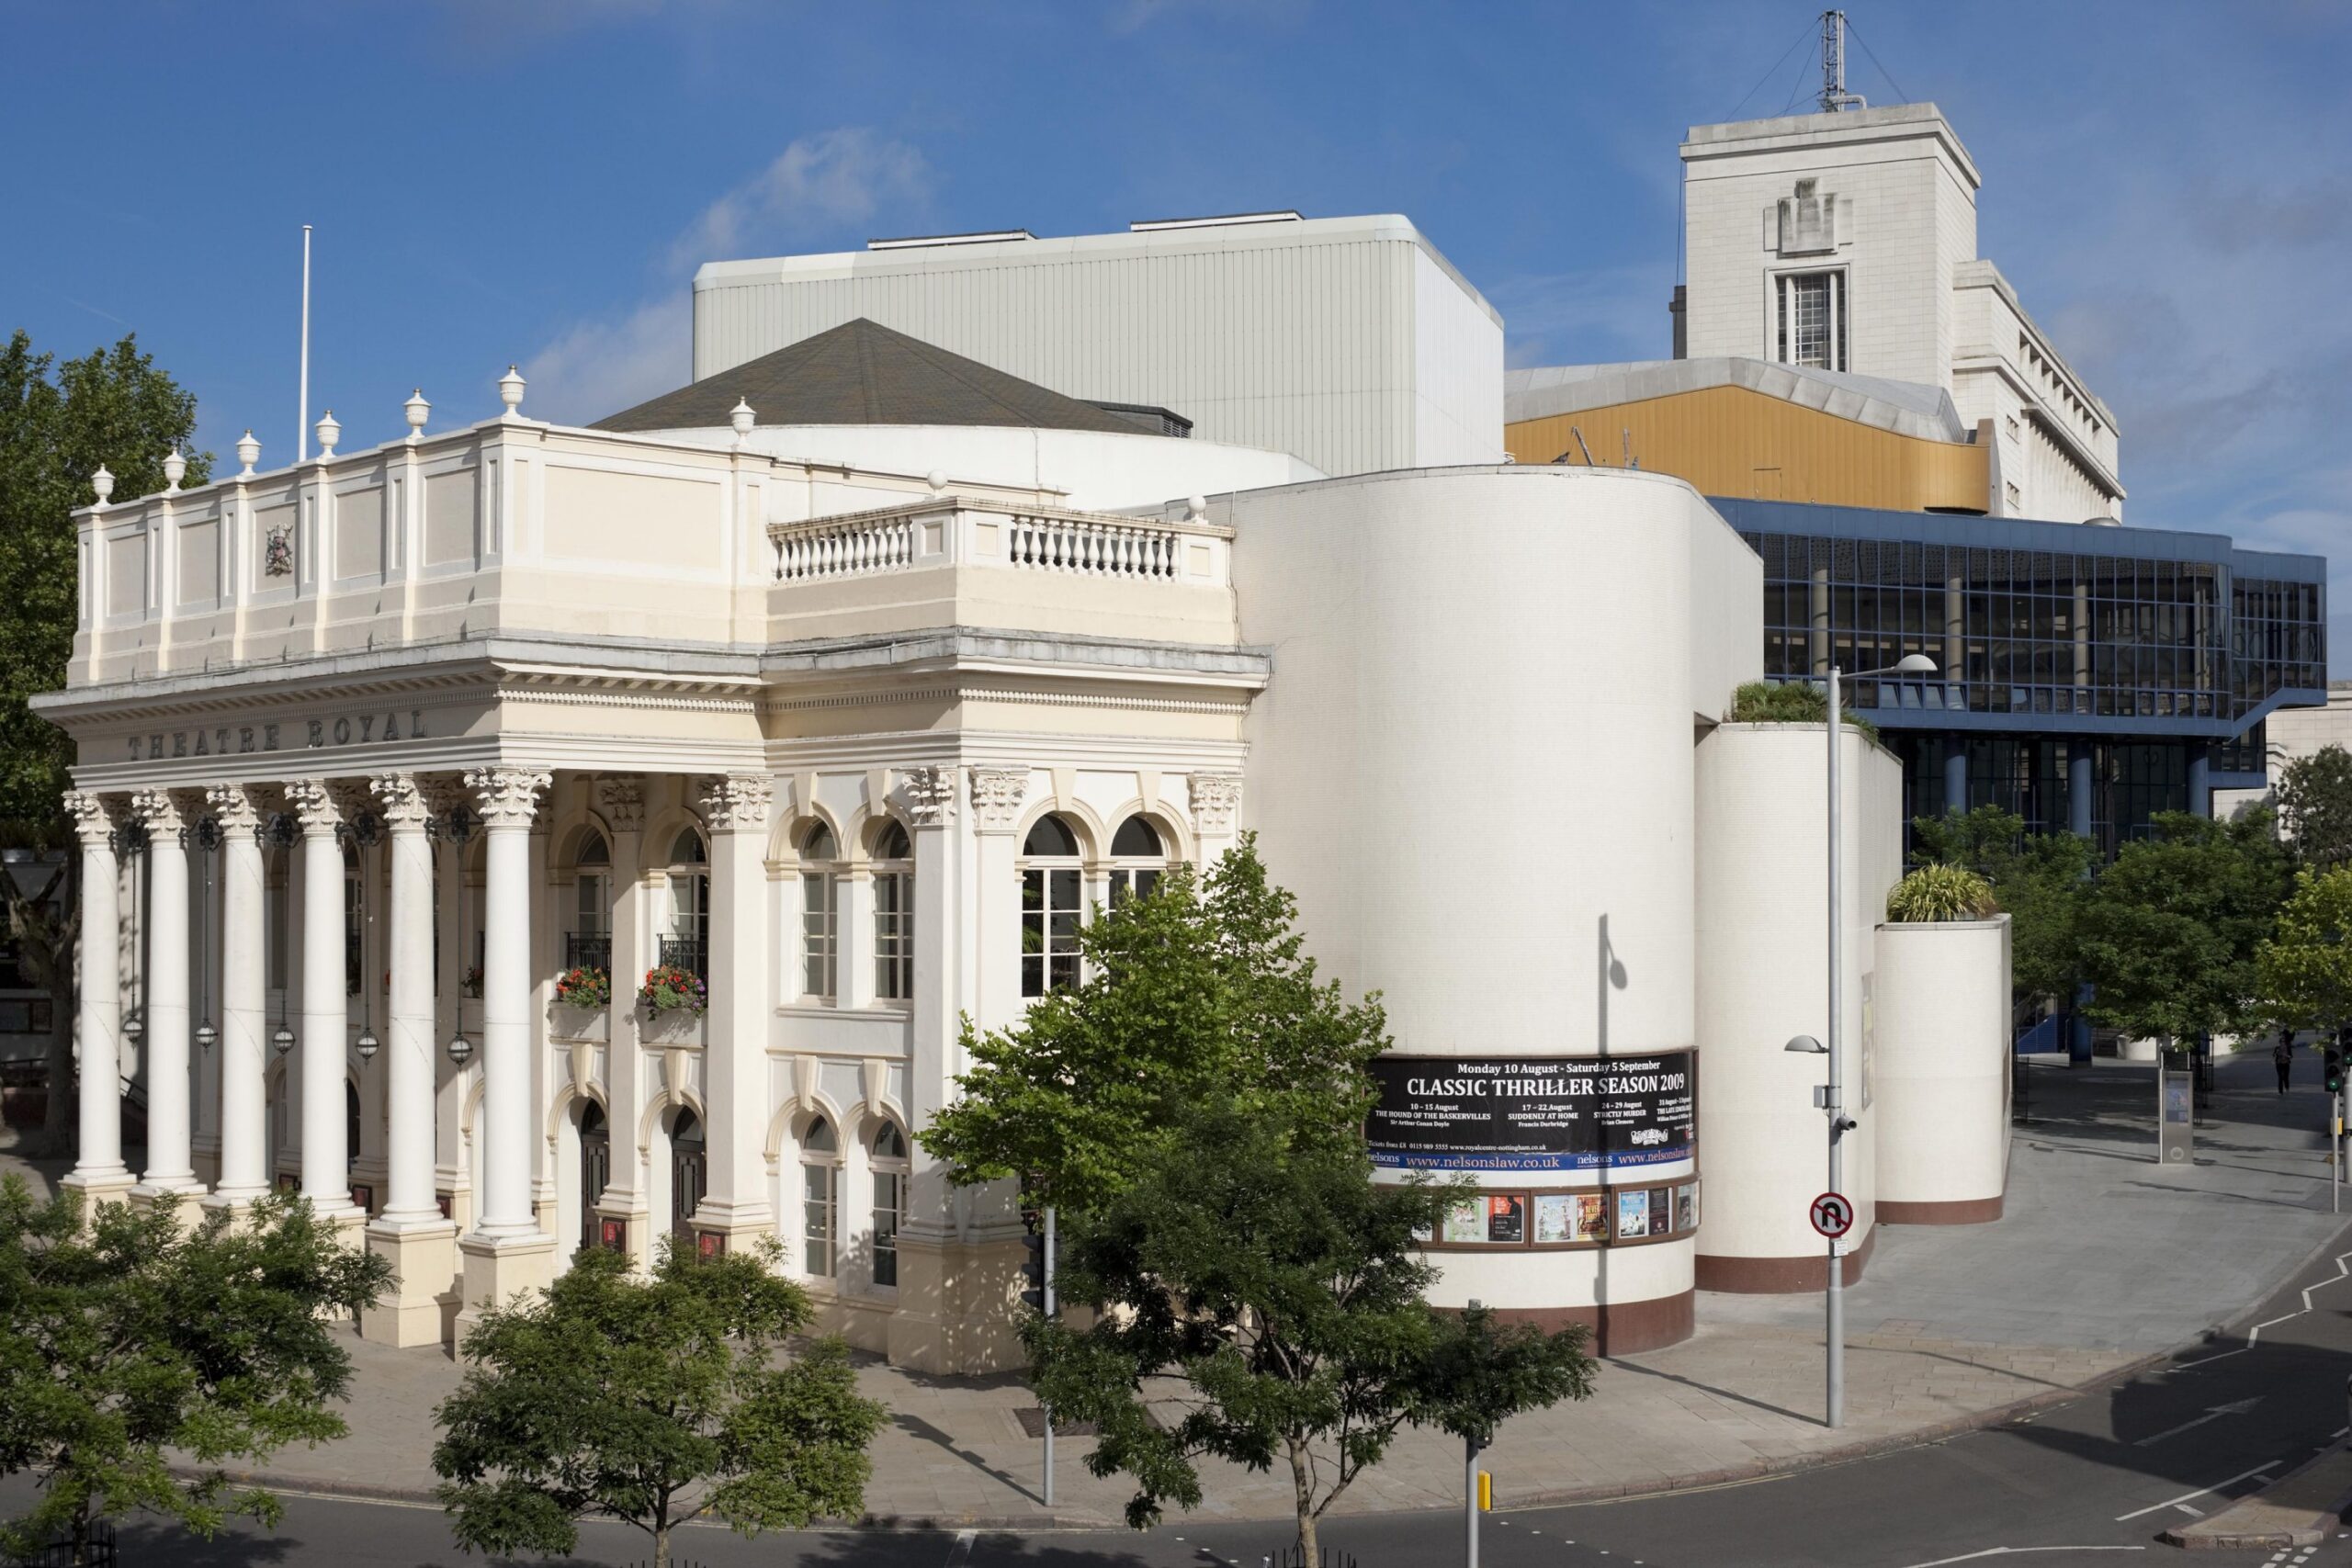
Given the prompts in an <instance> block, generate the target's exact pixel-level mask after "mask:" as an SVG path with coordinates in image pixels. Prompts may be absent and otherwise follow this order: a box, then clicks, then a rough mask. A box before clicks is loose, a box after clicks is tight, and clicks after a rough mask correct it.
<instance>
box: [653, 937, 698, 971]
mask: <svg viewBox="0 0 2352 1568" xmlns="http://www.w3.org/2000/svg"><path fill="white" fill-rule="evenodd" d="M662 964H665V965H667V966H668V967H670V968H673V969H683V970H684V971H685V972H686V973H687V974H689V975H692V976H695V978H696V979H701V980H707V979H709V978H710V943H709V942H707V941H705V940H704V939H703V938H701V937H698V936H665V937H663V938H662Z"/></svg>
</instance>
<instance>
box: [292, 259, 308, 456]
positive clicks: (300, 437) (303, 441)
mask: <svg viewBox="0 0 2352 1568" xmlns="http://www.w3.org/2000/svg"><path fill="white" fill-rule="evenodd" d="M296 395H297V396H298V397H299V398H300V399H301V402H302V406H301V408H300V409H299V410H297V411H296V412H295V415H294V460H295V461H296V462H297V463H300V462H302V461H304V460H305V459H307V458H308V457H310V455H311V226H310V225H309V224H308V223H305V224H303V225H302V370H301V378H300V385H299V386H298V387H297V388H296Z"/></svg>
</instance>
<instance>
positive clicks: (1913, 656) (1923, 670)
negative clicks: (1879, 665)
mask: <svg viewBox="0 0 2352 1568" xmlns="http://www.w3.org/2000/svg"><path fill="white" fill-rule="evenodd" d="M1885 672H1886V673H1887V674H1889V675H1932V674H1934V673H1935V672H1936V661H1935V660H1932V659H1930V658H1928V656H1927V655H1926V654H1924V653H1906V654H1905V655H1904V656H1903V657H1902V658H1900V659H1898V660H1895V661H1894V663H1893V664H1892V665H1890V666H1889V667H1888V668H1887V670H1886V671H1885Z"/></svg>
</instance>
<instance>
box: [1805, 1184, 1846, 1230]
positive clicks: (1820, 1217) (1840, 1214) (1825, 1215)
mask: <svg viewBox="0 0 2352 1568" xmlns="http://www.w3.org/2000/svg"><path fill="white" fill-rule="evenodd" d="M1808 1217H1810V1218H1811V1219H1812V1221H1813V1228H1814V1229H1815V1230H1817V1231H1819V1232H1820V1233H1821V1234H1822V1235H1826V1236H1827V1237H1828V1238H1829V1239H1830V1240H1832V1241H1835V1240H1837V1239H1838V1237H1839V1236H1841V1235H1845V1234H1846V1233H1847V1232H1848V1231H1849V1230H1852V1229H1853V1228H1854V1205H1853V1204H1851V1203H1849V1202H1848V1201H1846V1195H1845V1194H1844V1193H1842V1192H1824V1193H1823V1194H1822V1195H1821V1196H1820V1197H1818V1198H1815V1200H1814V1201H1813V1208H1812V1210H1811V1211H1810V1213H1809V1216H1808Z"/></svg>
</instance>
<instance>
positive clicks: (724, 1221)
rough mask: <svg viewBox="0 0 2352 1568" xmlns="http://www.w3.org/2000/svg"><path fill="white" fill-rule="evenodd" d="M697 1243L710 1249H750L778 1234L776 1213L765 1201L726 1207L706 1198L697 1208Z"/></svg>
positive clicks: (699, 1246) (742, 1250)
mask: <svg viewBox="0 0 2352 1568" xmlns="http://www.w3.org/2000/svg"><path fill="white" fill-rule="evenodd" d="M694 1229H695V1247H696V1248H697V1249H698V1250H701V1251H703V1252H708V1251H710V1250H712V1248H713V1247H717V1248H718V1250H721V1251H726V1252H747V1251H750V1250H751V1249H752V1247H756V1246H758V1244H759V1243H760V1241H761V1240H762V1239H763V1237H767V1236H772V1235H775V1211H774V1210H772V1209H770V1208H769V1207H768V1206H767V1205H766V1204H765V1203H741V1204H736V1205H732V1206H730V1207H726V1208H722V1207H720V1206H718V1204H715V1203H713V1202H712V1201H710V1200H709V1199H707V1198H706V1199H704V1200H703V1201H702V1202H701V1203H700V1204H698V1205H697V1206H696V1207H695V1217H694Z"/></svg>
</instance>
